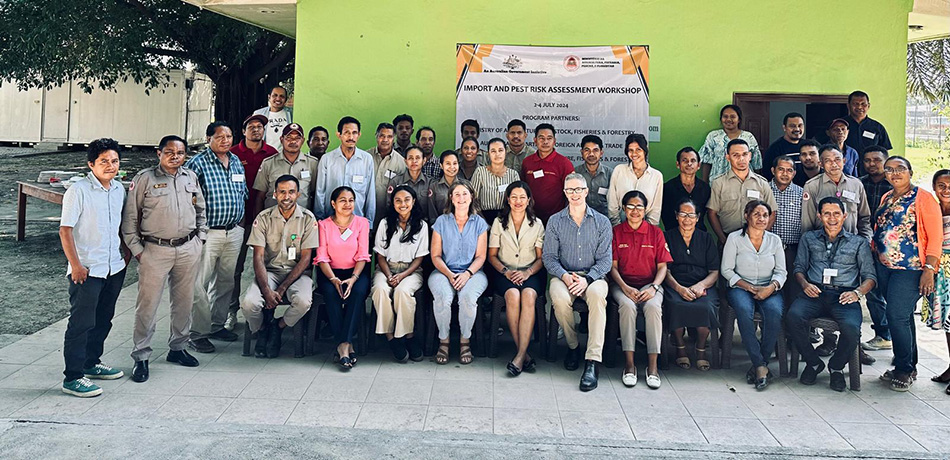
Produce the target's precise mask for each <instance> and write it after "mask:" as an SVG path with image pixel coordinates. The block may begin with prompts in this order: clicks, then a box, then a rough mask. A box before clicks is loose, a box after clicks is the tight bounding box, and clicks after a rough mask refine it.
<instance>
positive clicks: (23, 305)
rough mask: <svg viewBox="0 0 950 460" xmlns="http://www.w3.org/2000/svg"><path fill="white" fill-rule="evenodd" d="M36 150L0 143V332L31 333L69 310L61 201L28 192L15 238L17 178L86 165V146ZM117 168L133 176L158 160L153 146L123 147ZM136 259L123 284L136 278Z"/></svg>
mask: <svg viewBox="0 0 950 460" xmlns="http://www.w3.org/2000/svg"><path fill="white" fill-rule="evenodd" d="M37 152H42V151H37V150H34V149H29V148H26V149H24V148H10V147H0V280H3V281H4V282H3V287H2V288H0V335H3V334H15V335H23V334H32V333H33V332H36V331H38V330H40V329H42V328H44V327H46V326H48V325H49V324H51V323H54V322H56V321H59V320H60V319H63V318H65V317H66V316H67V315H68V313H69V302H68V294H67V292H66V290H67V282H66V278H65V274H66V256H64V255H63V251H62V246H61V245H60V243H59V233H58V232H59V216H60V212H61V207H60V206H59V205H54V204H52V203H47V202H45V201H41V200H38V199H35V198H28V199H27V200H28V202H27V222H26V240H25V241H20V242H17V241H16V200H17V185H16V182H17V181H35V180H36V178H37V176H38V175H39V172H40V171H45V170H71V169H77V170H87V169H86V168H85V165H86V152H85V151H77V152H58V153H51V154H43V155H32V156H19V155H24V154H27V155H29V154H33V153H37ZM121 161H122V164H121V168H122V169H124V170H126V171H128V172H129V175H130V176H132V175H133V174H134V173H135V172H137V171H138V170H139V169H141V168H143V167H147V166H151V165H153V164H156V163H157V159H156V158H155V154H154V152H153V151H151V150H149V151H124V152H122V157H121ZM136 268H137V267H136V266H135V263H134V262H133V263H132V267H130V269H129V270H128V272H127V275H126V278H125V284H126V286H128V285H130V284H132V283H135V282H136V281H138V272H137V270H136Z"/></svg>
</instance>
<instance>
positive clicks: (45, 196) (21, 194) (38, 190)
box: [16, 181, 66, 241]
mask: <svg viewBox="0 0 950 460" xmlns="http://www.w3.org/2000/svg"><path fill="white" fill-rule="evenodd" d="M17 190H18V194H17V206H16V240H17V241H23V239H24V237H25V236H26V197H27V196H32V197H34V198H39V199H41V200H43V201H48V202H50V203H54V204H59V205H61V204H63V195H65V194H66V189H64V188H59V187H53V186H51V185H49V184H41V183H39V182H23V181H17Z"/></svg>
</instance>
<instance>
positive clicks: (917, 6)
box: [907, 0, 950, 42]
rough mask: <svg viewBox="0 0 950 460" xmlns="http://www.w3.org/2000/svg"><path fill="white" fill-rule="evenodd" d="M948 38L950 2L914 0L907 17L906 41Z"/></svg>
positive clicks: (949, 32) (944, 0) (945, 0)
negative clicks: (912, 7)
mask: <svg viewBox="0 0 950 460" xmlns="http://www.w3.org/2000/svg"><path fill="white" fill-rule="evenodd" d="M948 37H950V0H914V9H913V10H912V11H911V12H910V14H909V15H908V17H907V41H908V42H919V41H924V40H936V39H940V38H948Z"/></svg>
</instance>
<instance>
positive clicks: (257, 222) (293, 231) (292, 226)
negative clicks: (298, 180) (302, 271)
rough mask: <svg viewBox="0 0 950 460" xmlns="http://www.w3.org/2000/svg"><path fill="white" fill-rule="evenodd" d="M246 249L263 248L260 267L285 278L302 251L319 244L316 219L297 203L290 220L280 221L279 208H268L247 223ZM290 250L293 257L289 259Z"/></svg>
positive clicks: (282, 217) (282, 218) (281, 219)
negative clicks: (250, 247) (252, 247)
mask: <svg viewBox="0 0 950 460" xmlns="http://www.w3.org/2000/svg"><path fill="white" fill-rule="evenodd" d="M247 245H248V246H258V247H261V248H264V267H265V268H266V269H267V271H269V272H271V273H274V274H276V275H278V276H287V274H288V273H290V271H291V270H293V268H294V266H295V265H297V262H298V261H299V260H300V257H301V251H302V250H303V249H314V248H316V247H317V246H319V245H320V237H319V230H318V228H317V218H316V217H314V216H313V213H312V212H310V210H309V209H305V208H304V207H302V206H300V205H299V204H298V205H297V207H295V208H294V213H293V214H292V215H291V216H290V219H284V216H283V215H282V214H281V213H280V208H278V207H277V206H272V207H270V208H267V209H265V210H263V211H261V212H260V214H258V215H257V218H255V219H254V223H253V224H251V229H250V234H249V235H248V237H247ZM290 248H294V249H293V253H294V254H293V256H294V258H293V259H291V258H290V255H291V254H290V252H291V250H290Z"/></svg>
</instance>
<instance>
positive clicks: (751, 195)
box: [745, 190, 762, 200]
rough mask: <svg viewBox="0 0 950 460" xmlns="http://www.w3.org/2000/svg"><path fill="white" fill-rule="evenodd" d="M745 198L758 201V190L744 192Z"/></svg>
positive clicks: (759, 195)
mask: <svg viewBox="0 0 950 460" xmlns="http://www.w3.org/2000/svg"><path fill="white" fill-rule="evenodd" d="M745 196H746V197H748V198H755V199H756V200H758V199H759V197H761V196H762V195H761V194H759V191H758V190H746V192H745Z"/></svg>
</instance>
